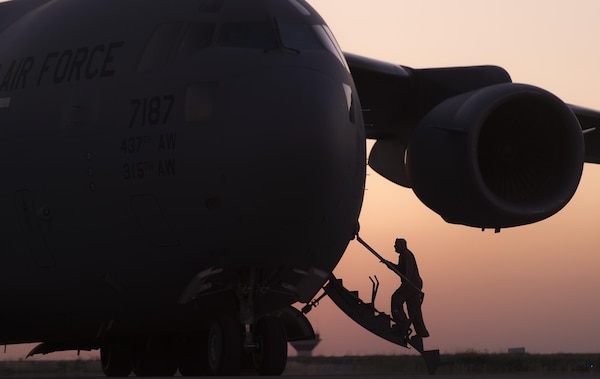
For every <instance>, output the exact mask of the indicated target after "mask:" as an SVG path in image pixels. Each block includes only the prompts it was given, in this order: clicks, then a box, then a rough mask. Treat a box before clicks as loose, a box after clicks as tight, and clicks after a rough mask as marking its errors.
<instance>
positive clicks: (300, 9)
mask: <svg viewBox="0 0 600 379" xmlns="http://www.w3.org/2000/svg"><path fill="white" fill-rule="evenodd" d="M290 3H291V4H292V5H293V6H294V7H295V8H296V9H297V10H298V12H300V14H301V15H303V16H310V11H309V10H308V8H306V7H305V6H304V5H302V4H300V2H299V1H298V0H290Z"/></svg>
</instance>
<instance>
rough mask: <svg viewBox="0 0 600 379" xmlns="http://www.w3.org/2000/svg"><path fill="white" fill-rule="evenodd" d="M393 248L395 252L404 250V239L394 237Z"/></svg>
mask: <svg viewBox="0 0 600 379" xmlns="http://www.w3.org/2000/svg"><path fill="white" fill-rule="evenodd" d="M394 248H395V249H396V252H397V253H398V254H400V253H401V252H403V251H405V250H406V240H405V239H404V238H396V243H395V244H394Z"/></svg>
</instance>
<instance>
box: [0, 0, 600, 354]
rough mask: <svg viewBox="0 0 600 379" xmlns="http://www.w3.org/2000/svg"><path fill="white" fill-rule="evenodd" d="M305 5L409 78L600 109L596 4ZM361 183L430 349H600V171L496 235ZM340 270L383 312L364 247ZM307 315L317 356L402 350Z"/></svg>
mask: <svg viewBox="0 0 600 379" xmlns="http://www.w3.org/2000/svg"><path fill="white" fill-rule="evenodd" d="M308 1H309V2H310V4H311V5H313V6H314V7H315V8H316V9H317V11H319V12H320V13H321V15H322V16H323V17H324V18H325V20H326V21H327V22H328V24H329V26H330V27H331V29H332V31H333V33H334V34H335V36H336V37H337V39H338V42H339V43H340V45H341V46H342V49H343V50H344V51H348V52H352V53H356V54H360V55H365V56H369V57H373V58H376V59H380V60H385V61H389V62H394V63H398V64H402V65H406V66H411V67H415V68H424V67H444V66H466V65H480V64H495V65H499V66H502V67H504V68H505V69H506V70H508V72H509V73H510V74H511V75H512V77H513V80H514V81H515V82H522V83H528V84H533V85H537V86H540V87H543V88H545V89H547V90H549V91H551V92H553V93H555V94H556V95H557V96H559V97H560V98H561V99H563V100H564V101H565V102H568V103H573V104H578V105H582V106H586V107H590V108H596V109H600V72H599V70H600V48H598V44H599V42H598V39H599V37H600V22H598V15H599V14H600V1H597V0H579V1H566V0H565V1H556V0H543V1H542V0H538V1H533V0H490V1H480V0H458V1H457V0H453V1H447V0H419V1H403V0H308ZM369 146H370V145H369ZM366 187H367V191H366V193H365V202H364V207H363V211H362V216H361V220H360V222H361V227H362V229H361V236H362V238H363V239H365V240H366V241H367V242H368V243H369V244H370V245H371V246H372V247H374V248H375V249H376V250H378V251H379V252H380V253H381V254H382V255H384V256H385V257H387V258H388V259H391V260H396V259H397V258H396V257H397V256H396V254H395V253H394V252H393V243H394V239H395V238H396V237H398V236H401V237H404V238H406V239H407V240H408V246H409V248H410V249H411V250H412V251H413V252H414V253H415V255H416V257H417V260H418V262H419V266H420V271H421V275H422V277H423V279H424V283H425V286H424V291H425V293H426V297H425V303H424V305H423V312H424V317H425V322H426V324H427V326H428V329H429V332H430V333H431V337H430V338H428V339H426V341H425V347H426V348H428V349H440V350H441V351H442V353H444V352H448V353H451V352H457V351H465V350H467V349H475V350H480V351H484V350H486V351H489V352H504V351H506V349H507V348H509V347H525V348H526V349H527V351H528V352H532V353H552V352H600V326H599V325H598V320H600V299H599V298H598V291H599V290H600V254H599V251H598V250H599V246H598V243H599V242H600V217H598V213H599V212H600V199H599V196H598V195H597V194H598V192H599V191H600V167H594V166H592V165H586V166H585V169H584V174H583V178H582V181H581V185H580V189H579V190H578V192H577V194H576V195H575V197H574V198H573V200H572V201H571V203H570V204H569V205H568V206H567V207H566V208H565V209H564V210H563V211H561V212H560V213H559V214H558V215H556V216H554V217H552V218H550V219H548V220H546V221H543V222H540V223H538V224H534V225H531V226H525V227H519V228H513V229H506V230H502V232H501V233H500V234H494V232H493V231H486V232H481V231H480V230H479V229H474V228H468V227H463V226H456V225H449V224H447V223H445V222H444V221H443V220H442V219H441V218H440V217H439V216H438V215H436V214H435V213H433V212H432V211H430V210H429V209H428V208H426V207H425V206H424V205H422V204H421V203H420V202H419V201H418V199H417V198H416V196H415V195H414V194H413V192H412V191H411V190H410V189H405V188H401V187H398V186H396V185H394V184H392V183H389V182H387V181H386V180H385V179H383V178H381V177H380V176H379V175H378V174H376V173H374V172H373V171H371V170H369V176H368V178H367V186H366ZM335 274H336V275H337V276H338V277H341V278H343V279H344V284H345V285H346V286H347V287H349V288H351V289H357V290H359V291H360V293H361V294H362V295H363V298H364V299H365V300H368V299H369V297H370V287H371V284H370V282H369V279H368V276H369V275H377V276H378V277H379V280H380V281H381V287H380V291H379V295H378V298H377V301H376V306H377V307H378V308H379V309H380V310H382V311H385V312H386V313H389V298H390V295H391V293H392V292H393V291H394V290H395V289H396V287H397V286H398V284H399V279H398V278H397V277H396V276H395V275H394V274H392V273H391V272H389V271H388V270H387V269H386V268H385V267H384V266H383V265H382V264H381V263H379V262H378V261H377V259H376V258H375V257H373V256H372V255H370V254H369V253H368V252H367V251H366V250H365V249H364V248H363V247H362V246H360V245H359V244H358V243H357V242H356V241H353V242H351V243H350V246H349V248H348V250H347V252H346V254H345V256H344V257H343V258H342V260H341V262H340V263H339V265H338V267H337V268H336V270H335ZM308 317H309V319H310V320H311V322H312V323H313V326H314V327H315V329H316V330H317V331H318V332H319V333H320V335H321V338H322V342H321V344H320V345H319V346H318V347H317V348H316V350H315V354H318V355H346V354H361V355H368V354H404V353H407V352H408V350H406V349H403V348H400V347H397V346H395V345H392V344H390V343H387V342H385V341H382V340H380V339H378V338H377V337H375V336H373V335H371V334H369V333H368V332H366V331H364V330H363V329H362V328H361V327H360V326H358V325H356V324H354V323H353V321H351V320H350V319H349V318H348V317H347V316H346V315H344V314H343V313H342V312H341V311H339V310H338V309H337V308H336V307H335V305H333V303H332V302H331V300H329V299H328V298H324V299H323V300H322V301H321V303H320V305H319V306H318V307H317V308H315V309H314V310H313V311H312V312H311V313H310V314H309V315H308ZM17 350H18V349H17V347H11V346H9V347H8V352H9V354H10V353H11V351H12V352H16V351H17ZM290 354H292V355H293V354H294V353H293V350H291V349H290ZM72 356H73V357H75V354H74V353H73V355H72ZM0 359H1V356H0Z"/></svg>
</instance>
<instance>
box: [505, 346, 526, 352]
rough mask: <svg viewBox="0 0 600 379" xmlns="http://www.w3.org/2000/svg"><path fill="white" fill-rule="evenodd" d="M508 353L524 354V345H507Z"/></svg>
mask: <svg viewBox="0 0 600 379" xmlns="http://www.w3.org/2000/svg"><path fill="white" fill-rule="evenodd" d="M508 354H525V348H524V347H509V348H508Z"/></svg>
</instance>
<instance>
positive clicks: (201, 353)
mask: <svg viewBox="0 0 600 379" xmlns="http://www.w3.org/2000/svg"><path fill="white" fill-rule="evenodd" d="M207 341H208V332H203V333H197V334H192V335H187V336H185V337H184V338H183V339H182V341H181V346H180V351H179V357H178V361H177V365H178V366H179V372H180V373H181V375H182V376H207V375H209V374H211V371H210V367H209V365H208V347H207Z"/></svg>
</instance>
